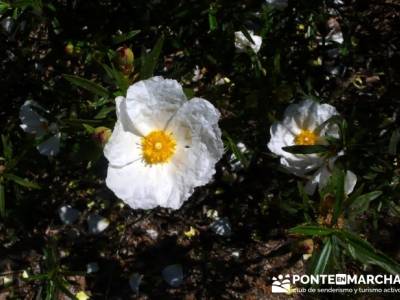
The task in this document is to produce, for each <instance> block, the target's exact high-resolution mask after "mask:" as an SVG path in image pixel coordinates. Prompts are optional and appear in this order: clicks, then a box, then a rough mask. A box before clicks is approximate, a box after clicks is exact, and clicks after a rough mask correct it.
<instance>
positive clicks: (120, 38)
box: [113, 30, 140, 44]
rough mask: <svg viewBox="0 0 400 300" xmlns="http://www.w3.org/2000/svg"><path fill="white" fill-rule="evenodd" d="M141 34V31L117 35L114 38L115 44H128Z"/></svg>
mask: <svg viewBox="0 0 400 300" xmlns="http://www.w3.org/2000/svg"><path fill="white" fill-rule="evenodd" d="M139 33H140V30H131V31H129V32H127V33H123V34H120V35H115V36H113V43H114V44H120V43H122V42H126V41H127V40H130V39H131V38H133V37H134V36H136V35H137V34H139Z"/></svg>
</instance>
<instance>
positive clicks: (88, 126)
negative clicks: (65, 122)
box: [82, 123, 95, 134]
mask: <svg viewBox="0 0 400 300" xmlns="http://www.w3.org/2000/svg"><path fill="white" fill-rule="evenodd" d="M82 126H83V128H85V130H86V132H87V133H89V134H92V133H93V132H94V131H95V128H94V127H93V126H90V125H89V124H85V123H83V124H82Z"/></svg>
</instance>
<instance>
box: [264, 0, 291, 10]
mask: <svg viewBox="0 0 400 300" xmlns="http://www.w3.org/2000/svg"><path fill="white" fill-rule="evenodd" d="M266 1H267V3H268V4H269V5H271V6H272V7H274V8H278V9H283V8H285V7H286V6H287V5H288V0H266Z"/></svg>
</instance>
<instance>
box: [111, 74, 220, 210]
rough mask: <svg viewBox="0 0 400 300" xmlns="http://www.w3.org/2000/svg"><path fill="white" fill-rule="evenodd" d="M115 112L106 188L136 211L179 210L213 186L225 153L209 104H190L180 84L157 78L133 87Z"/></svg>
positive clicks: (195, 100)
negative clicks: (205, 187) (196, 192)
mask: <svg viewBox="0 0 400 300" xmlns="http://www.w3.org/2000/svg"><path fill="white" fill-rule="evenodd" d="M116 107H117V122H116V124H115V127H114V130H113V133H112V135H111V137H110V139H109V140H108V143H107V144H106V145H105V147H104V155H105V156H106V158H107V159H108V161H109V166H108V172H107V178H106V184H107V186H108V187H109V188H110V189H111V190H112V191H113V192H114V193H115V194H116V196H117V197H118V198H120V199H122V200H123V201H124V202H126V203H127V204H128V205H129V206H130V207H132V208H141V209H150V208H154V207H156V206H161V207H169V208H173V209H178V208H180V207H181V205H182V204H183V202H184V201H186V200H187V199H188V198H189V197H190V195H191V194H192V193H193V191H194V188H195V187H198V186H202V185H205V184H207V183H208V182H209V181H210V180H211V178H212V176H213V175H214V173H215V168H214V167H215V164H216V163H217V162H218V161H219V160H220V159H221V157H222V154H223V151H224V147H223V143H222V140H221V131H220V129H219V127H218V119H219V117H220V113H219V112H218V110H217V109H216V108H215V107H214V106H213V105H212V104H211V103H210V102H208V101H207V100H204V99H201V98H193V99H191V100H190V101H187V98H186V96H185V94H184V93H183V90H182V87H181V85H180V84H179V83H178V82H177V81H176V80H170V79H164V78H162V77H153V78H150V79H147V80H143V81H139V82H137V83H135V84H133V85H132V86H130V87H129V89H128V92H127V95H126V98H124V97H117V98H116Z"/></svg>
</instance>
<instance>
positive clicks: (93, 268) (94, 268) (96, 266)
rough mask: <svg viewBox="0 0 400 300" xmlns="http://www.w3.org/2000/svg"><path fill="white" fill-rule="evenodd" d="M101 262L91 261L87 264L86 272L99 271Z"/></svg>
mask: <svg viewBox="0 0 400 300" xmlns="http://www.w3.org/2000/svg"><path fill="white" fill-rule="evenodd" d="M99 269H100V268H99V264H98V263H97V262H91V263H88V264H87V265H86V273H87V274H92V273H96V272H98V271H99Z"/></svg>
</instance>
